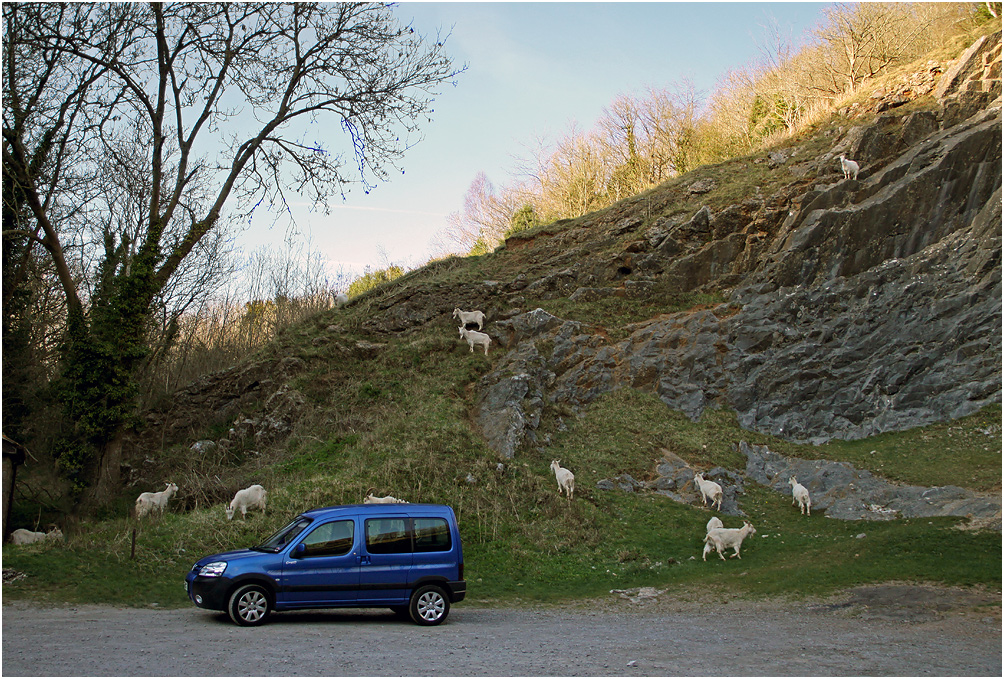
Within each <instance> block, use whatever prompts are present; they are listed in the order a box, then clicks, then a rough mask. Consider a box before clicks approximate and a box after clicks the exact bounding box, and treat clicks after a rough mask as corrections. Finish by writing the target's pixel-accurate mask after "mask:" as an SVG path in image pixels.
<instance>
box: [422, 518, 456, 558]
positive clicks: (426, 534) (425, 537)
mask: <svg viewBox="0 0 1004 679" xmlns="http://www.w3.org/2000/svg"><path fill="white" fill-rule="evenodd" d="M451 546H452V545H451V544H450V526H449V524H447V523H446V519H415V551H416V552H448V551H450V547H451Z"/></svg>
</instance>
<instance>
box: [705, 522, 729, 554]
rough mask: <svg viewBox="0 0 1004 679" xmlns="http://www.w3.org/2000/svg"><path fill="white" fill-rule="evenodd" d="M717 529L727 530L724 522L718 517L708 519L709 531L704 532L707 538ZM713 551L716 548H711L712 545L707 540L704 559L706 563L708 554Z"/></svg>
mask: <svg viewBox="0 0 1004 679" xmlns="http://www.w3.org/2000/svg"><path fill="white" fill-rule="evenodd" d="M716 528H725V524H723V523H722V520H721V519H719V518H718V517H717V516H712V517H711V518H710V519H708V528H707V530H705V531H704V534H705V536H707V534H708V533H710V532H711V531H713V530H714V529H716ZM712 549H714V547H712V546H711V543H710V542H708V541H706V540H705V542H704V555H703V557H702V558H703V559H704V560H705V561H707V560H708V552H710V551H711V550H712Z"/></svg>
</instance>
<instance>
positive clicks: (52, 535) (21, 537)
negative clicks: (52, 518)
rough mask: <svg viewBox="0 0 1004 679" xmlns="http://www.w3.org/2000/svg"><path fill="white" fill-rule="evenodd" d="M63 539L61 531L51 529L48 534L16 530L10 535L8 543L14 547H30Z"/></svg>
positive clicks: (25, 529) (23, 529)
mask: <svg viewBox="0 0 1004 679" xmlns="http://www.w3.org/2000/svg"><path fill="white" fill-rule="evenodd" d="M62 539H63V531H61V530H59V529H58V528H51V529H50V530H49V532H48V533H42V532H40V531H34V530H28V529H27V528H18V529H17V530H15V531H14V532H13V533H11V534H10V541H11V543H13V544H15V545H30V544H32V543H33V542H50V541H51V542H55V541H56V540H62Z"/></svg>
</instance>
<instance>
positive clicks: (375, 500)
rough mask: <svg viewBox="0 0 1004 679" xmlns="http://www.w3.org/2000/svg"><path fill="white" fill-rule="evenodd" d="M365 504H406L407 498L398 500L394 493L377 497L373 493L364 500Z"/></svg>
mask: <svg viewBox="0 0 1004 679" xmlns="http://www.w3.org/2000/svg"><path fill="white" fill-rule="evenodd" d="M363 504H364V505H406V504H408V501H407V500H398V499H397V498H396V497H394V496H393V495H385V496H383V497H377V496H375V495H374V494H373V493H370V494H369V495H367V496H366V499H365V500H363Z"/></svg>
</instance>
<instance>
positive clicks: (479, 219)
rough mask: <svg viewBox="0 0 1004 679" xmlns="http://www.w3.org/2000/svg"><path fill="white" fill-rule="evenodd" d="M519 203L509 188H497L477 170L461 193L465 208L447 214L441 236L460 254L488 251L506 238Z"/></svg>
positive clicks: (486, 176)
mask: <svg viewBox="0 0 1004 679" xmlns="http://www.w3.org/2000/svg"><path fill="white" fill-rule="evenodd" d="M518 207H519V205H518V203H517V199H516V196H515V195H513V193H512V192H511V191H506V190H503V191H496V190H495V187H494V185H493V184H492V182H491V180H490V179H488V175H486V174H485V173H484V172H478V174H477V175H476V176H475V177H474V181H472V182H471V185H470V186H469V187H468V189H467V193H466V194H465V195H464V209H463V211H462V212H453V213H451V214H450V215H448V216H447V218H446V221H447V223H448V226H447V227H446V229H445V230H444V233H443V238H444V239H445V240H446V241H447V242H448V243H450V244H451V245H453V246H455V247H456V248H457V249H458V251H459V252H461V253H463V254H467V253H471V252H474V253H475V254H482V253H481V252H479V250H484V251H490V250H492V249H494V248H495V247H496V246H497V245H498V244H499V243H501V242H502V240H503V239H504V238H505V232H506V230H507V229H508V228H509V224H510V222H511V220H512V216H513V214H514V213H515V212H516V210H517V208H518Z"/></svg>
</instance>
